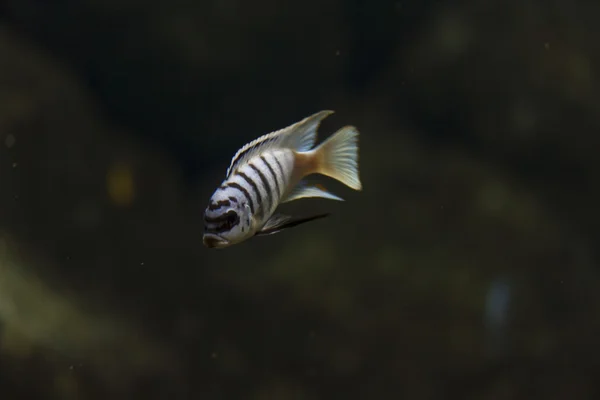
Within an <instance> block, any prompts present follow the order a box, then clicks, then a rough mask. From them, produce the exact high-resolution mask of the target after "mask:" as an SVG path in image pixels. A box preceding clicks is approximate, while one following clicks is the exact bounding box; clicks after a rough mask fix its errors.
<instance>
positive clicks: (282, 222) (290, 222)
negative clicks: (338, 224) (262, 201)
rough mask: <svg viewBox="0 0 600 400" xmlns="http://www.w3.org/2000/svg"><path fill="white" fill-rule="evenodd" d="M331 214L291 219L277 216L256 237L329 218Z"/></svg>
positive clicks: (280, 215) (286, 216)
mask: <svg viewBox="0 0 600 400" xmlns="http://www.w3.org/2000/svg"><path fill="white" fill-rule="evenodd" d="M329 215H330V214H329V213H326V214H318V215H312V216H310V217H291V216H289V215H284V214H275V215H273V216H272V217H271V218H269V220H268V221H267V222H266V224H265V226H263V227H262V229H261V230H260V231H258V232H257V233H256V236H264V235H271V234H273V233H277V232H279V231H282V230H284V229H287V228H293V227H294V226H296V225H300V224H303V223H305V222H310V221H314V220H315V219H319V218H325V217H327V216H329Z"/></svg>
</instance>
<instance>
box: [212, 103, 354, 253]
mask: <svg viewBox="0 0 600 400" xmlns="http://www.w3.org/2000/svg"><path fill="white" fill-rule="evenodd" d="M333 113H334V111H332V110H324V111H320V112H317V113H315V114H312V115H310V116H308V117H306V118H304V119H302V120H300V121H298V122H296V123H294V124H292V125H289V126H288V127H286V128H283V129H280V130H277V131H273V132H271V133H267V134H265V135H262V136H260V137H259V138H257V139H255V140H253V141H251V142H249V143H247V144H246V145H244V146H243V147H242V148H241V149H239V150H238V151H237V153H235V155H234V156H233V158H232V159H231V162H230V165H229V168H227V172H226V174H225V179H224V180H223V182H222V183H221V185H220V186H219V187H218V188H217V189H216V190H215V191H214V192H213V194H212V196H211V197H210V200H209V202H208V206H207V207H206V209H205V211H204V234H203V237H202V242H203V244H204V246H206V247H208V248H216V249H223V248H226V247H230V246H232V245H235V244H239V243H241V242H244V241H246V240H248V239H250V238H252V237H255V236H265V235H272V234H275V233H278V232H281V231H283V230H286V229H289V228H292V227H295V226H298V225H300V224H304V223H307V222H310V221H315V220H317V219H321V218H325V217H327V216H329V215H330V213H323V214H315V215H309V216H291V215H286V214H283V213H279V212H277V213H276V211H277V208H278V207H279V205H281V204H283V203H288V202H291V201H295V200H299V199H303V198H311V197H312V198H315V197H320V198H324V199H329V200H337V201H343V199H342V198H341V197H339V196H337V195H335V194H333V193H331V192H330V191H328V190H327V189H326V188H325V187H324V186H323V185H320V184H311V183H308V182H307V180H306V177H308V176H309V175H313V174H320V175H324V176H328V177H330V178H333V179H335V180H337V181H339V182H341V183H342V184H344V185H345V186H347V187H349V188H351V189H354V190H357V191H361V190H362V182H361V179H360V176H359V168H358V135H359V131H358V129H357V128H356V127H354V126H352V125H347V126H344V127H342V128H340V129H339V130H338V131H336V132H335V133H333V134H332V135H331V136H330V137H328V138H327V139H326V140H324V141H323V142H322V143H321V144H319V145H317V146H315V144H316V141H317V130H318V128H319V125H320V124H321V122H322V121H323V119H325V118H326V117H328V116H329V115H331V114H333Z"/></svg>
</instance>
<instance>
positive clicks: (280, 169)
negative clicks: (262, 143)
mask: <svg viewBox="0 0 600 400" xmlns="http://www.w3.org/2000/svg"><path fill="white" fill-rule="evenodd" d="M273 158H274V159H275V162H276V163H277V167H278V168H279V172H281V180H282V181H283V182H282V183H283V184H284V185H285V184H286V181H287V179H285V171H284V170H283V166H282V165H281V163H280V162H279V160H278V159H277V156H273Z"/></svg>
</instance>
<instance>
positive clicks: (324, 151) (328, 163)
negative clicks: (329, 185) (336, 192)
mask: <svg viewBox="0 0 600 400" xmlns="http://www.w3.org/2000/svg"><path fill="white" fill-rule="evenodd" d="M314 152H315V156H316V158H317V170H316V171H315V172H317V173H319V174H322V175H326V176H329V177H331V178H333V179H337V180H338V181H340V182H342V183H343V184H344V185H346V186H348V187H350V188H352V189H354V190H362V184H361V182H360V178H359V176H358V130H357V129H356V128H355V127H353V126H345V127H343V128H341V129H340V130H338V131H337V132H336V133H334V134H333V135H331V136H330V137H329V138H327V140H325V141H324V142H323V143H321V144H320V145H319V146H318V147H317V148H316V149H315V150H314Z"/></svg>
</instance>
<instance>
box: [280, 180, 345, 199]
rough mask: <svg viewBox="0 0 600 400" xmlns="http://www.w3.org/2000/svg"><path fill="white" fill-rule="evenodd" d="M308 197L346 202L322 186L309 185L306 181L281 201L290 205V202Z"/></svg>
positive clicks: (301, 182)
mask: <svg viewBox="0 0 600 400" xmlns="http://www.w3.org/2000/svg"><path fill="white" fill-rule="evenodd" d="M308 197H321V198H324V199H329V200H338V201H344V199H342V198H341V197H339V196H336V195H335V194H333V193H331V192H329V191H328V190H327V189H325V188H324V187H323V186H322V185H309V184H308V183H306V181H300V183H298V185H296V186H295V187H294V189H292V191H291V192H290V193H288V195H287V196H285V197H284V198H283V199H281V203H288V202H290V201H294V200H298V199H302V198H308Z"/></svg>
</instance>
